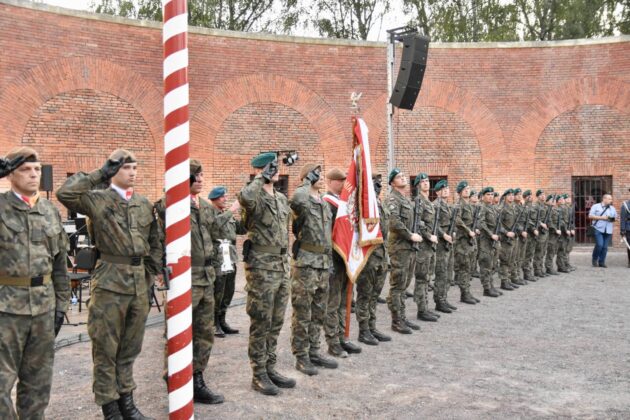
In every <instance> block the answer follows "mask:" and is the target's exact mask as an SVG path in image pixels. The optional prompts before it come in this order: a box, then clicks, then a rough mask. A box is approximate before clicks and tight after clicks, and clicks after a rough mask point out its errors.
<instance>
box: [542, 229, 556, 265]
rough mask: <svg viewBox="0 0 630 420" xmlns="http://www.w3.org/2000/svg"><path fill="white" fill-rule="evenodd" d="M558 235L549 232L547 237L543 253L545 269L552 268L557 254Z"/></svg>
mask: <svg viewBox="0 0 630 420" xmlns="http://www.w3.org/2000/svg"><path fill="white" fill-rule="evenodd" d="M558 239H559V237H558V235H556V234H555V233H550V234H549V238H548V239H547V254H546V255H545V269H546V270H547V271H552V270H553V263H554V259H555V257H556V255H557V254H558Z"/></svg>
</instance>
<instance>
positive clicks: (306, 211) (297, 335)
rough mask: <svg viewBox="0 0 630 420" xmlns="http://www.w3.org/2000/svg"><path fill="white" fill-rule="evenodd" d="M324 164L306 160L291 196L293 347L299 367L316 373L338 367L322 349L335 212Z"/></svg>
mask: <svg viewBox="0 0 630 420" xmlns="http://www.w3.org/2000/svg"><path fill="white" fill-rule="evenodd" d="M321 170H322V168H321V166H320V165H315V164H306V165H304V166H303V167H302V169H301V171H300V179H301V180H302V185H300V186H299V187H298V188H297V189H296V190H295V193H294V194H293V197H291V201H290V203H289V204H290V207H291V210H293V234H294V235H295V242H294V243H293V267H292V269H291V304H292V306H293V318H292V322H291V350H292V351H293V355H294V356H295V358H296V363H295V368H296V369H297V370H299V371H300V372H302V373H304V374H306V375H309V376H312V375H316V374H317V373H318V371H317V368H316V366H320V367H325V368H328V369H335V368H337V362H336V361H334V360H332V359H328V358H326V357H324V356H322V355H320V353H319V346H320V343H319V341H320V340H319V338H320V333H321V330H322V327H323V325H324V321H325V319H326V304H327V301H328V270H329V268H330V266H331V264H332V240H331V225H332V220H331V219H332V213H331V211H330V209H329V208H328V205H327V204H326V202H325V201H324V200H323V199H322V197H321V196H320V193H319V189H320V188H321V187H322V186H323V182H322V180H321Z"/></svg>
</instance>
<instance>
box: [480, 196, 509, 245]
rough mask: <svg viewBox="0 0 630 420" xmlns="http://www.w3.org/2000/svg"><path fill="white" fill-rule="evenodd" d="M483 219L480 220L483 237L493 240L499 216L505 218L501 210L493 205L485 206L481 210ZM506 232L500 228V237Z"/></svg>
mask: <svg viewBox="0 0 630 420" xmlns="http://www.w3.org/2000/svg"><path fill="white" fill-rule="evenodd" d="M480 211H481V214H480V216H481V219H479V230H481V236H482V237H484V238H486V239H489V240H492V235H494V232H495V231H496V228H497V221H498V219H499V215H501V218H503V215H502V214H501V209H500V208H499V207H497V206H494V205H493V204H483V205H482V208H481V210H480ZM502 232H504V229H502V228H501V227H499V232H498V233H499V235H500V234H501V233H502Z"/></svg>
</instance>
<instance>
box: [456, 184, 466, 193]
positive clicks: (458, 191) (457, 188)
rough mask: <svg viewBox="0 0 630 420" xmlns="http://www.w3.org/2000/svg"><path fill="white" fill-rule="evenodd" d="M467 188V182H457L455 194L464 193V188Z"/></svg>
mask: <svg viewBox="0 0 630 420" xmlns="http://www.w3.org/2000/svg"><path fill="white" fill-rule="evenodd" d="M467 186H468V182H467V181H459V184H457V187H456V188H455V189H456V190H457V194H459V193H460V192H462V191H464V188H466V187H467Z"/></svg>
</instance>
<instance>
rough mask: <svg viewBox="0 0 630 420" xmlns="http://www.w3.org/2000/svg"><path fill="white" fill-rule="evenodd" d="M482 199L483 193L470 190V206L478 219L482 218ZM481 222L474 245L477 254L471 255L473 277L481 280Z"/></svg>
mask: <svg viewBox="0 0 630 420" xmlns="http://www.w3.org/2000/svg"><path fill="white" fill-rule="evenodd" d="M480 199H481V191H480V192H479V193H477V191H475V190H470V205H471V206H473V209H474V211H476V212H478V213H477V217H479V216H481V203H480V202H479V200H480ZM480 223H481V222H480V221H478V222H477V232H476V233H477V236H475V237H474V238H473V243H474V247H475V252H474V253H473V254H472V255H471V259H472V261H471V267H472V270H473V271H472V276H473V277H475V278H480V276H479V235H481V231H480V230H479V225H480Z"/></svg>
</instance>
